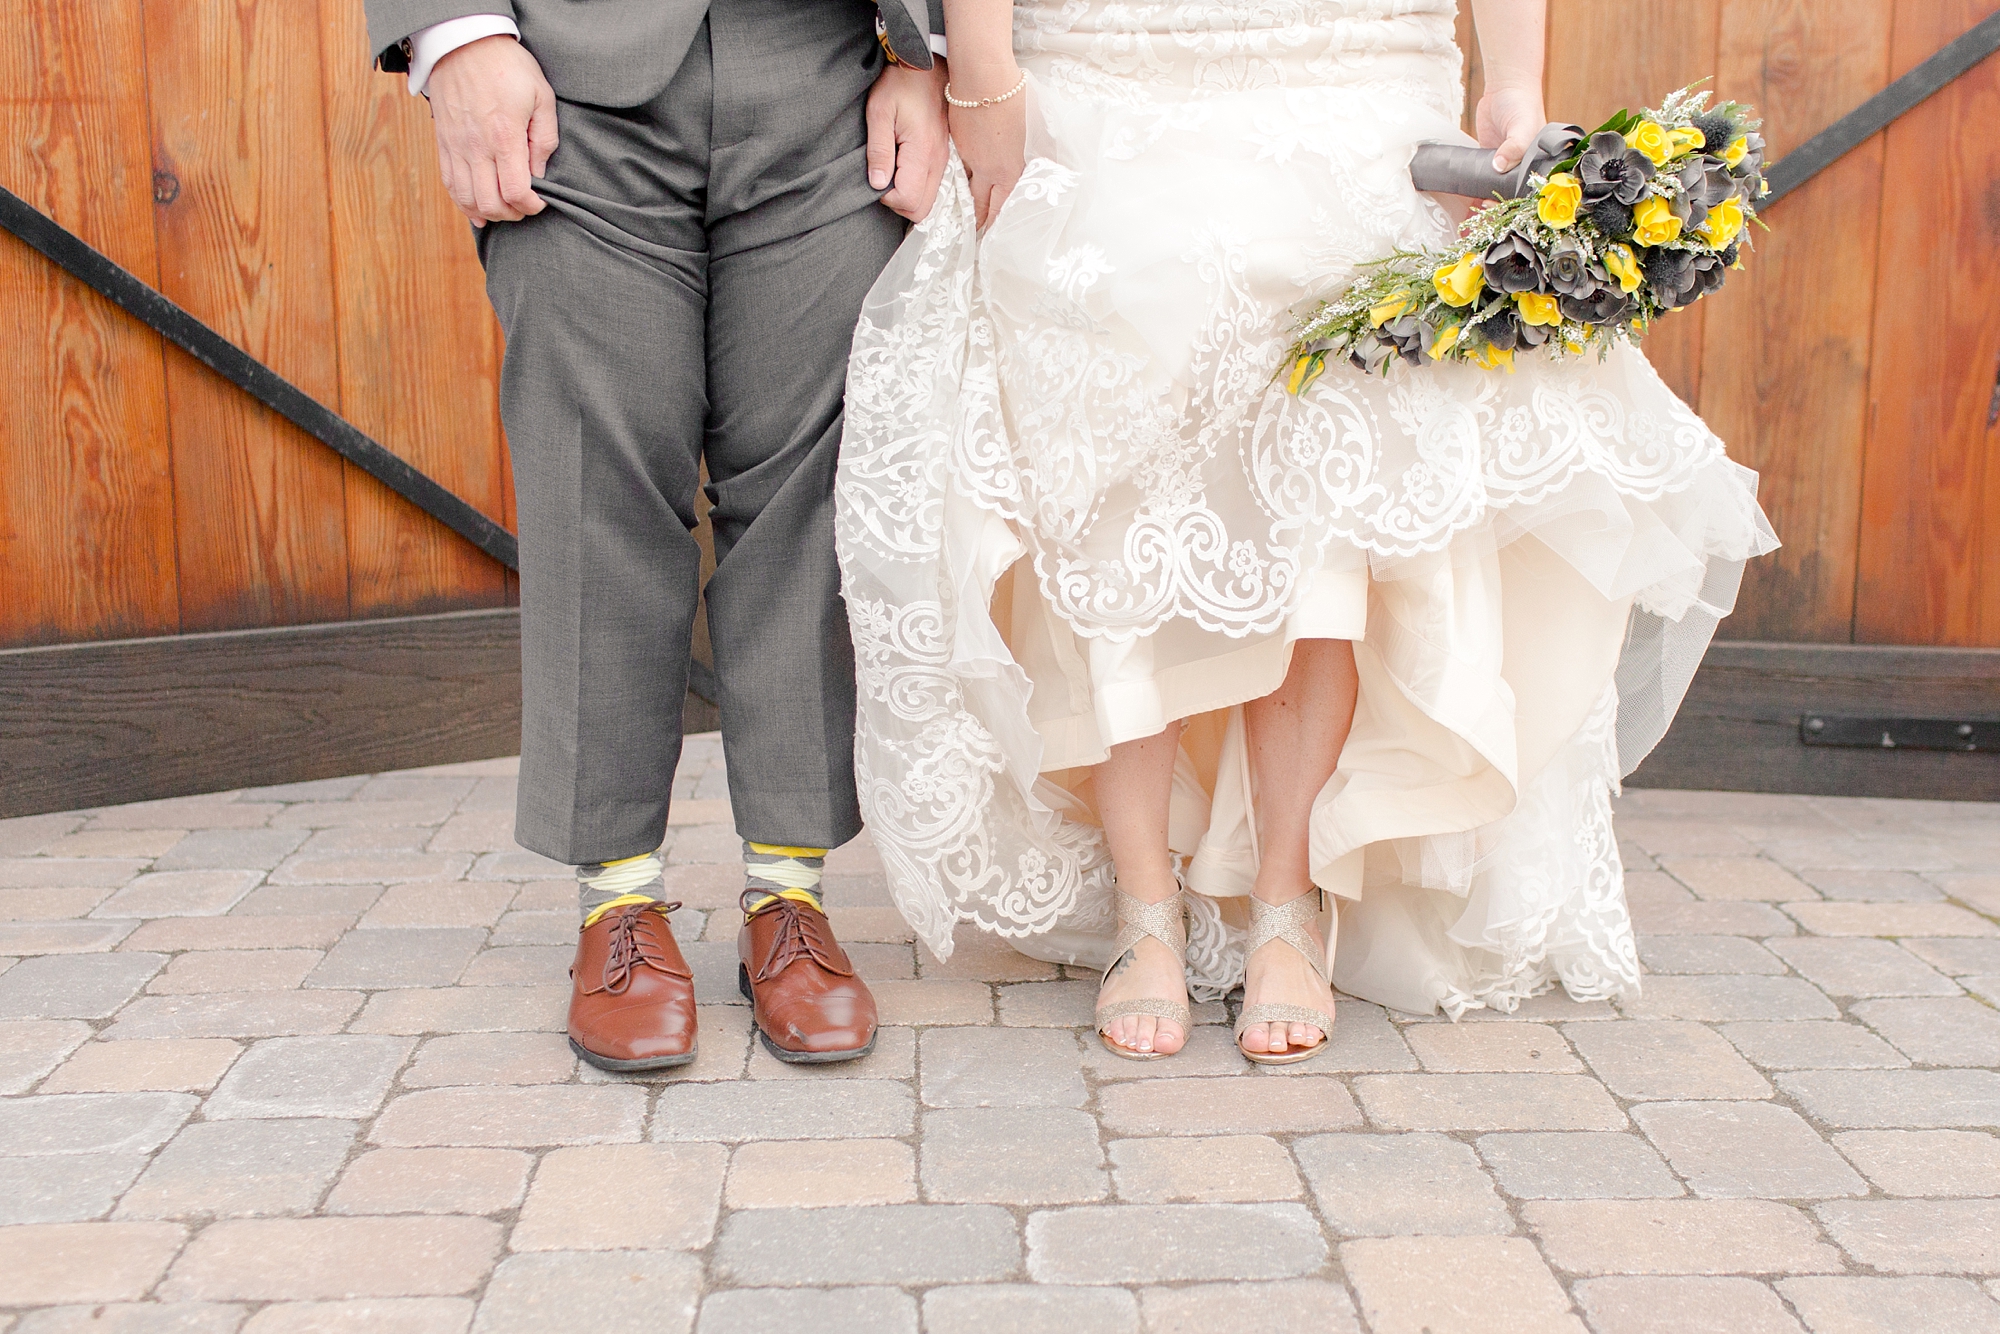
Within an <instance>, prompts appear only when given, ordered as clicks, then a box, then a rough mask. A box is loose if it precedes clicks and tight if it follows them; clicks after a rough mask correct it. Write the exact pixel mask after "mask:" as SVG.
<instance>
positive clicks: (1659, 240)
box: [1632, 195, 1681, 245]
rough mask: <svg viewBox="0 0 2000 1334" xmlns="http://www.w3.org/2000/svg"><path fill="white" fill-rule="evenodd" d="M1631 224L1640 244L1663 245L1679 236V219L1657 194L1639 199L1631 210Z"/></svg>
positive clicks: (1677, 238) (1676, 239)
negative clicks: (1636, 205) (1637, 203)
mask: <svg viewBox="0 0 2000 1334" xmlns="http://www.w3.org/2000/svg"><path fill="white" fill-rule="evenodd" d="M1632 224H1633V226H1632V235H1633V237H1634V238H1635V239H1636V240H1637V241H1638V242H1639V244H1640V245H1665V244H1666V243H1667V242H1669V241H1678V240H1679V239H1680V236H1681V220H1680V219H1679V218H1677V217H1675V216H1674V210H1673V208H1672V207H1671V206H1670V205H1669V204H1668V203H1667V201H1666V200H1664V199H1662V198H1660V197H1659V196H1658V195H1654V196H1652V197H1651V198H1650V199H1642V200H1640V201H1639V207H1637V208H1635V209H1633V210H1632Z"/></svg>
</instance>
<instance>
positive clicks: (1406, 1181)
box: [1292, 1134, 1514, 1237]
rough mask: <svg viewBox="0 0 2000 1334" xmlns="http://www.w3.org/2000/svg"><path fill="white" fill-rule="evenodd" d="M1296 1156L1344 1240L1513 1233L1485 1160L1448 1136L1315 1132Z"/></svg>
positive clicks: (1324, 1211) (1301, 1143) (1294, 1149)
mask: <svg viewBox="0 0 2000 1334" xmlns="http://www.w3.org/2000/svg"><path fill="white" fill-rule="evenodd" d="M1292 1152H1293V1154H1295V1155H1296V1156H1297V1158H1298V1160H1299V1166H1300V1167H1302V1168H1303V1169H1305V1174H1306V1181H1307V1182H1308V1183H1309V1184H1310V1185H1311V1186H1312V1192H1313V1198H1314V1200H1316V1201H1317V1202H1318V1204H1319V1211H1320V1215H1321V1217H1323V1218H1324V1219H1325V1220H1326V1223H1327V1226H1328V1227H1330V1228H1332V1229H1333V1231H1334V1232H1336V1233H1338V1234H1339V1235H1341V1236H1345V1237H1387V1236H1416V1235H1420V1234H1425V1235H1436V1236H1464V1235H1470V1234H1475V1233H1508V1232H1512V1231H1513V1230H1514V1220H1513V1218H1512V1217H1510V1216H1509V1214H1508V1213H1507V1206H1506V1205H1504V1204H1502V1203H1501V1201H1500V1197H1499V1196H1498V1195H1496V1194H1495V1193H1494V1191H1493V1183H1492V1182H1491V1181H1490V1180H1488V1179H1487V1176H1486V1173H1485V1172H1483V1171H1481V1170H1480V1166H1479V1159H1478V1158H1477V1157H1475V1156H1474V1155H1473V1152H1472V1150H1471V1149H1469V1148H1467V1147H1466V1146H1465V1145H1463V1144H1460V1143H1459V1142H1458V1141H1457V1140H1454V1139H1450V1138H1447V1137H1446V1136H1444V1135H1436V1134H1412V1135H1370V1134H1342V1135H1314V1136H1310V1137H1308V1138H1305V1139H1301V1140H1299V1141H1297V1142H1296V1143H1295V1144H1293V1146H1292Z"/></svg>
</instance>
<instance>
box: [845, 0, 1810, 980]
mask: <svg viewBox="0 0 2000 1334" xmlns="http://www.w3.org/2000/svg"><path fill="white" fill-rule="evenodd" d="M1453 8H1454V6H1453V3H1452V0H1207V2H1206V3H1203V2H1200V0H1182V2H1180V3H1152V4H1149V3H1133V2H1131V0H1125V2H1123V3H1112V2H1110V0H1046V2H1044V3H1021V4H1019V5H1017V7H1016V10H1015V35H1016V47H1017V50H1018V52H1019V55H1020V58H1021V60H1022V63H1023V65H1024V66H1025V68H1026V69H1027V71H1028V73H1029V76H1030V85H1029V89H1028V92H1027V96H1028V97H1029V98H1030V99H1031V102H1030V106H1029V126H1030V129H1029V135H1030V139H1029V145H1028V156H1029V163H1028V168H1027V172H1026V174H1025V175H1024V176H1023V177H1022V179H1021V181H1020V184H1019V185H1018V186H1017V187H1016V188H1015V190H1014V192H1013V194H1012V196H1011V197H1010V198H1009V200H1008V201H1007V204H1006V206H1005V208H1004V209H1003V210H1002V212H1001V214H1000V216H999V218H998V220H997V221H996V222H995V223H994V225H993V226H992V228H991V229H990V231H989V233H988V234H987V235H986V236H984V237H983V238H982V237H978V236H976V235H975V233H974V230H973V225H972V209H971V201H970V197H969V194H968V192H967V191H966V189H965V186H964V182H963V179H962V175H961V173H959V172H958V171H957V170H956V169H954V170H953V171H952V172H950V173H948V180H947V184H946V188H945V190H944V192H943V193H942V194H941V196H940V199H939V202H938V205H937V207H936V209H935V210H934V212H933V213H932V215H931V217H930V219H929V220H928V221H927V222H925V223H924V224H923V225H922V226H920V227H918V228H917V229H915V230H914V231H913V232H912V233H911V235H910V237H909V239H908V240H907V241H906V242H905V243H904V245H903V247H902V249H901V250H900V251H899V252H898V254H897V255H896V257H895V259H894V260H893V261H892V262H891V264H890V265H889V267H888V269H887V271H886V272H884V274H883V275H882V278H881V281H880V282H878V283H877V284H876V287H875V290H874V293H873V295H872V296H871V297H870V299H869V302H868V305H867V308H866V310H865V312H864V314H863V317H862V320H861V326H860V329H859V331H858V333H857V335H856V338H855V345H854V359H853V364H852V369H851V371H850V375H849V380H848V399H847V404H848V406H847V413H848V416H847V436H846V441H845V446H844V449H843V453H842V458H841V465H840V474H839V481H838V484H837V485H838V515H839V517H838V524H839V544H840V553H841V559H842V562H843V565H844V569H845V581H846V593H847V604H848V614H849V616H850V618H851V622H852V626H853V631H854V641H855V648H856V655H857V660H858V669H859V670H858V679H859V683H860V692H859V694H860V701H859V708H860V714H859V731H858V739H857V745H856V751H857V756H856V758H857V769H858V776H859V779H860V788H861V805H862V811H863V814H864V816H865V817H866V819H867V822H868V825H869V828H870V829H871V831H872V832H873V834H874V838H875V842H876V845H877V846H878V847H879V848H880V850H881V855H882V859H883V862H884V865H885V866H886V868H887V871H888V876H889V880H890V884H891V886H892V888H893V890H894V893H895V897H896V902H897V904H898V905H899V906H900V907H901V909H902V911H903V913H904V915H905V916H906V917H908V918H909V920H910V922H911V924H912V925H913V926H914V927H915V928H916V930H917V932H918V934H919V935H921V936H922V937H923V939H924V941H925V943H926V944H927V945H929V947H930V948H931V949H932V950H933V951H934V952H936V953H937V954H939V955H941V956H942V955H946V954H948V953H950V951H951V948H952V935H953V931H954V929H955V928H956V927H957V925H958V924H959V923H960V922H967V921H969V922H972V923H976V924H977V925H978V926H979V927H980V928H983V929H986V930H990V931H996V932H999V933H1000V934H1002V935H1003V936H1006V937H1008V938H1010V939H1011V940H1012V941H1013V943H1014V944H1015V946H1016V947H1017V948H1019V949H1021V950H1023V951H1024V952H1026V953H1029V954H1032V955H1035V956H1037V957H1041V958H1046V959H1052V960H1058V961H1063V962H1078V963H1087V964H1089V965H1091V966H1099V965H1102V964H1103V963H1105V962H1107V960H1106V958H1105V955H1106V954H1107V953H1108V951H1109V948H1110V942H1111V935H1112V921H1111V912H1110V904H1109V898H1108V894H1107V888H1108V885H1109V882H1110V875H1111V867H1110V865H1109V862H1108V858H1107V856H1106V853H1105V850H1104V845H1103V839H1102V835H1101V833H1100V831H1099V828H1098V825H1097V817H1096V814H1095V811H1094V809H1093V804H1092V800H1093V797H1092V790H1091V782H1090V766H1092V765H1094V764H1096V763H1098V762H1099V761H1101V760H1102V759H1103V758H1104V757H1105V754H1106V751H1107V748H1108V747H1110V746H1111V745H1113V744H1116V743H1119V742H1123V741H1128V740H1133V739H1136V738H1139V737H1145V736H1151V735H1153V734H1155V733H1157V732H1159V731H1160V730H1161V728H1162V727H1164V726H1165V725H1166V724H1167V723H1169V722H1171V721H1172V720H1174V719H1176V718H1186V719H1189V720H1190V722H1189V724H1188V727H1187V729H1186V731H1185V734H1184V741H1183V746H1182V755H1181V757H1180V762H1179V770H1178V773H1177V777H1176V783H1175V793H1174V801H1173V818H1172V835H1171V842H1172V846H1173V848H1174V850H1175V851H1176V852H1177V853H1179V854H1181V855H1182V856H1183V857H1185V859H1186V860H1185V876H1186V880H1187V884H1188V887H1189V889H1190V890H1191V891H1193V892H1192V894H1191V896H1190V902H1191V903H1192V905H1193V908H1192V921H1191V922H1190V932H1191V937H1192V939H1191V943H1190V949H1189V981H1190V984H1191V986H1192V987H1193V988H1194V990H1195V992H1196V994H1197V996H1199V997H1213V996H1216V995H1218V994H1220V993H1222V992H1224V991H1226V990H1228V989H1229V988H1230V987H1232V986H1234V985H1236V984H1237V983H1238V982H1239V981H1240V980H1241V976H1242V968H1243V951H1242V939H1243V936H1242V931H1241V925H1242V923H1243V922H1244V920H1245V919H1246V916H1247V914H1245V913H1244V912H1243V904H1242V898H1241V896H1243V895H1245V894H1247V893H1248V892H1249V889H1250V885H1251V882H1252V880H1253V878H1254V876H1255V871H1256V865H1257V839H1256V829H1255V825H1254V822H1253V811H1254V805H1255V793H1254V792H1253V791H1252V790H1251V785H1250V781H1249V769H1248V764H1247V760H1246V756H1245V751H1244V738H1243V721H1242V710H1241V707H1240V706H1241V705H1242V704H1243V703H1244V702H1245V701H1247V700H1251V699H1255V698H1258V697H1260V696H1262V695H1265V694H1268V693H1269V692H1270V691H1271V690H1273V689H1275V688H1276V687H1277V685H1278V684H1279V683H1280V681H1281V680H1282V679H1283V677H1284V674H1285V671H1286V667H1287V664H1288V660H1289V653H1290V646H1291V644H1292V643H1293V642H1294V641H1296V640H1299V639H1303V638H1335V639H1351V640H1353V641H1355V655H1356V659H1357V662H1358V665H1359V669H1360V673H1361V696H1360V703H1359V706H1358V709H1357V713H1356V717H1355V723H1354V730H1353V733H1352V735H1351V737H1350V739H1349V741H1348V743H1347V745H1346V748H1345V750H1344V751H1343V753H1342V756H1341V760H1340V767H1339V771H1338V772H1337V773H1336V774H1335V776H1334V778H1333V779H1332V781H1330V782H1329V783H1328V784H1327V786H1326V788H1325V790H1324V791H1323V792H1321V793H1320V795H1319V798H1318V801H1317V805H1316V809H1315V813H1314V817H1313V822H1312V866H1313V868H1314V878H1315V879H1316V880H1317V881H1318V883H1319V884H1320V885H1321V886H1323V887H1324V888H1326V889H1328V890H1331V891H1332V892H1333V893H1334V894H1335V895H1336V896H1338V899H1337V902H1338V903H1339V913H1338V916H1339V930H1338V933H1337V950H1336V952H1335V956H1334V960H1333V973H1334V978H1335V980H1336V982H1337V984H1338V985H1339V986H1340V988H1341V989H1342V990H1343V991H1346V992H1348V993H1350V994H1354V995H1358V996H1362V997H1365V998H1368V999H1371V1000H1376V1001H1380V1002H1383V1003H1385V1004H1389V1005H1393V1006H1396V1007H1397V1008H1399V1009H1404V1010H1413V1011H1430V1010H1433V1009H1435V1008H1439V1007H1442V1008H1443V1009H1445V1010H1446V1011H1448V1012H1449V1013H1451V1014H1453V1015H1457V1014H1459V1013H1461V1012H1462V1011H1463V1010H1465V1009H1466V1008H1469V1007H1472V1006H1478V1005H1488V1006H1494V1007H1497V1008H1500V1009H1512V1008H1513V1007H1514V1006H1515V1005H1516V1004H1517V1003H1518V1002H1519V1001H1520V1000H1521V999H1523V998H1524V997H1527V996H1529V995H1532V994H1534V993H1535V992H1536V991H1538V990H1540V989H1542V988H1544V987H1546V986H1548V985H1549V984H1550V983H1551V982H1553V981H1558V980H1559V981H1561V982H1562V983H1563V985H1564V986H1565V987H1566V988H1567V989H1568V990H1569V992H1570V994H1572V995H1573V996H1577V997H1579V998H1591V997H1601V996H1607V995H1613V994H1617V993H1621V992H1629V991H1631V990H1633V989H1635V988H1636V987H1637V985H1638V963H1637V958H1636V955H1635V952H1634V948H1633V941H1632V929H1631V923H1630V919H1629V917H1628V915H1627V912H1626V907H1625V900H1624V894H1623V888H1622V881H1621V869H1620V865H1619V861H1618V851H1617V845H1616V842H1615V841H1614V839H1613V837H1612V832H1611V823H1610V797H1611V794H1612V793H1613V792H1614V791H1615V789H1616V787H1617V783H1618V779H1619V777H1620V774H1621V773H1622V772H1629V770H1630V769H1631V767H1632V766H1634V765H1636V764H1637V762H1638V761H1639V759H1640V758H1641V757H1643V756H1644V754H1645V753H1646V751H1647V750H1648V749H1650V748H1651V746H1652V745H1653V743H1654V742H1656V741H1657V740H1658V739H1659V736H1660V734H1661V733H1662V732H1663V731H1664V730H1665V727H1666V724H1667V722H1668V721H1669V720H1670V719H1671V717H1672V714H1673V712H1674V709H1675V708H1676V707H1677V706H1678V704H1679V701H1680V697H1681V694H1682V692H1683V691H1684V690H1685V688H1686V685H1687V681H1688V678H1689V677H1690V675H1691V674H1692V672H1693V670H1694V667H1695V664H1696V663H1697V662H1698V661H1699V659H1700V657H1701V654H1702V651H1703V649H1704V648H1705V647H1706V645H1707V642H1708V640H1709V637H1710V636H1711V635H1712V634H1713V632H1714V629H1715V625H1716V622H1717V620H1718V619H1719V618H1720V617H1721V616H1723V615H1724V614H1726V613H1727V611H1728V610H1729V607H1730V605H1731V603H1732V602H1733V600H1734V597H1735V590H1736V584H1737V581H1738V579H1739V577H1740V575H1741V571H1742V565H1743V562H1744V561H1745V560H1746V559H1747V558H1748V557H1750V556H1752V555H1755V554H1758V553H1760V552H1763V551H1767V550H1769V549H1771V548H1772V547H1774V546H1775V545H1776V541H1775V539H1774V538H1773V536H1772V534H1771V531H1770V528H1769V526H1768V524H1767V523H1766V522H1765V520H1764V516H1763V514H1762V512H1761V511H1760V510H1759V509H1758V507H1757V503H1756V499H1755V490H1756V477H1755V474H1753V473H1751V472H1749V471H1748V470H1746V469H1744V468H1742V467H1739V466H1738V465H1736V464H1734V463H1732V462H1731V461H1730V460H1729V459H1728V458H1727V457H1726V456H1725V455H1724V453H1723V446H1722V442H1721V441H1719V440H1718V439H1716V437H1715V436H1714V435H1713V434H1712V433H1711V432H1710V431H1709V430H1708V429H1707V428H1706V427H1705V426H1703V424H1702V423H1701V421H1700V420H1699V419H1698V418H1697V417H1695V416H1694V414H1693V413H1692V412H1690V411H1689V410H1688V409H1687V408H1686V407H1685V406H1683V405H1682V404H1681V402H1680V401H1679V400H1678V399H1676V398H1675V397H1674V396H1673V395H1672V394H1671V393H1670V392H1669V391H1668V390H1667V388H1666V387H1665V386H1664V385H1663V384H1662V383H1661V382H1660V380H1659V378H1658V376H1656V375H1655V374H1654V372H1653V370H1652V368H1651V367H1650V366H1649V365H1648V364H1647V363H1646V361H1645V359H1644V358H1643V357H1642V356H1641V355H1640V354H1639V353H1638V352H1636V351H1633V350H1630V349H1625V350H1621V351H1619V352H1617V353H1615V354H1613V355H1612V356H1611V357H1610V358H1609V359H1608V360H1606V361H1604V362H1602V363H1598V362H1596V361H1587V362H1584V361H1578V362H1569V363H1566V364H1560V365H1559V364H1555V363H1552V362H1550V361H1548V360H1546V359H1544V358H1539V357H1536V356H1533V355H1524V356H1522V357H1521V358H1520V360H1519V363H1518V371H1517V372H1516V373H1515V374H1513V375H1504V374H1497V373H1491V372H1485V371H1480V370H1476V369H1472V368H1469V367H1453V368H1438V367H1426V368H1423V369H1412V368H1409V367H1404V366H1398V367H1396V368H1395V369H1394V370H1392V372H1391V373H1390V375H1389V376H1388V378H1387V379H1386V380H1385V379H1382V378H1379V377H1378V378H1373V379H1371V378H1368V377H1365V376H1363V375H1361V374H1359V373H1358V372H1353V371H1349V370H1347V369H1346V368H1344V367H1340V368H1335V367H1330V368H1329V369H1328V370H1327V372H1326V374H1325V375H1324V376H1323V377H1322V378H1321V379H1320V380H1319V381H1318V382H1317V383H1316V384H1315V385H1314V386H1313V387H1312V388H1311V389H1310V390H1309V391H1308V392H1307V393H1305V394H1303V395H1301V396H1296V397H1295V396H1293V395H1290V394H1288V393H1287V392H1286V391H1285V388H1284V386H1283V385H1281V384H1277V383H1274V382H1273V373H1274V371H1275V370H1276V368H1277V367H1278V365H1279V362H1280V360H1281V358H1282V353H1283V351H1284V349H1285V347H1286V345H1287V344H1288V343H1289V342H1290V340H1291V336H1292V329H1293V327H1294V323H1295V319H1296V316H1297V314H1298V313H1299V312H1301V311H1303V310H1305V309H1307V308H1308V307H1309V306H1310V304H1311V302H1312V300H1313V299H1315V298H1317V297H1319V296H1322V295H1328V294H1332V293H1334V292H1336V291H1338V290H1339V289H1340V288H1341V287H1342V286H1343V285H1344V284H1345V283H1346V281H1347V280H1348V278H1349V276H1350V275H1351V274H1352V273H1353V272H1354V269H1355V266H1356V265H1357V264H1358V263H1360V262H1363V261H1365V260H1368V259H1371V258H1375V257H1378V256H1381V255H1384V254H1386V253H1388V252H1389V251H1391V250H1392V249H1394V248H1396V247H1397V246H1399V245H1431V244H1436V243H1439V242H1440V241H1442V240H1443V239H1444V238H1445V237H1446V236H1447V235H1448V233H1449V230H1450V224H1449V223H1448V221H1447V219H1446V218H1445V216H1444V214H1443V213H1442V212H1441V210H1440V209H1439V208H1438V207H1437V205H1436V204H1435V203H1434V202H1433V201H1431V200H1429V199H1427V198H1425V197H1422V196H1420V195H1418V194H1417V193H1416V191H1415V189H1414V188H1413V187H1412V185H1411V184H1410V178H1409V161H1410V155H1411V150H1412V148H1413V146H1414V145H1415V144H1416V143H1417V142H1419V141H1421V140H1426V139H1458V140H1460V141H1461V142H1466V141H1465V140H1464V139H1463V136H1462V135H1461V134H1460V132H1459V129H1458V120H1459V115H1460V107H1461V104H1462V100H1463V91H1462V86H1461V83H1460V72H1459V71H1460V57H1459V53H1458V50H1457V48H1456V46H1455V45H1454V43H1453Z"/></svg>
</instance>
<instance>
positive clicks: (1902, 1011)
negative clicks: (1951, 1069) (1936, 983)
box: [1854, 996, 2000, 1066]
mask: <svg viewBox="0 0 2000 1334" xmlns="http://www.w3.org/2000/svg"><path fill="white" fill-rule="evenodd" d="M1854 1016H1855V1018H1857V1019H1859V1020H1861V1021H1862V1022H1863V1023H1865V1024H1867V1025H1868V1026H1869V1027H1870V1028H1872V1029H1874V1030H1875V1031H1876V1032H1877V1033H1880V1034H1881V1035H1882V1036H1883V1037H1885V1038H1887V1039H1888V1040H1889V1041H1890V1042H1891V1043H1893V1044H1894V1045H1895V1046H1896V1048H1897V1049H1898V1050H1900V1051H1901V1052H1902V1053H1903V1054H1904V1055H1905V1056H1907V1057H1909V1058H1910V1059H1911V1060H1913V1061H1915V1062H1917V1063H1918V1064H1919V1065H1962V1066H1972V1065H1983V1066H1996V1065H2000V1014H1996V1013H1994V1011H1993V1008H1992V1007H1991V1006H1989V1005H1982V1004H1981V1003H1980V1002H1978V1001H1976V1000H1973V999H1972V998H1971V997H1969V996H1958V997H1955V998H1952V999H1949V1000H1942V999H1940V1000H1876V1001H1864V1002H1862V1003H1861V1004H1859V1005H1856V1006H1855V1007H1854Z"/></svg>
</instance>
